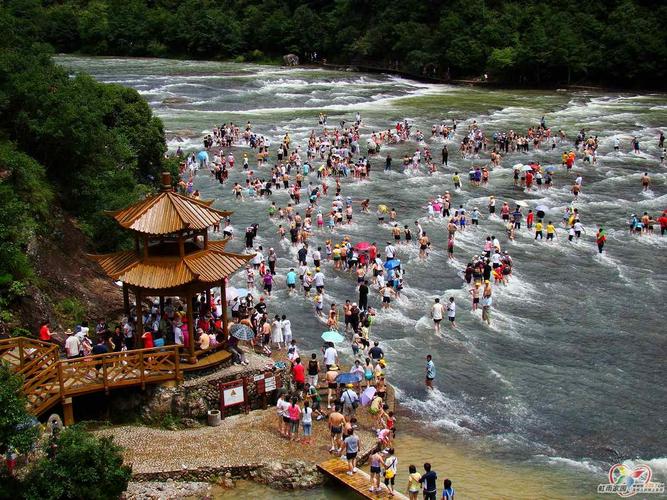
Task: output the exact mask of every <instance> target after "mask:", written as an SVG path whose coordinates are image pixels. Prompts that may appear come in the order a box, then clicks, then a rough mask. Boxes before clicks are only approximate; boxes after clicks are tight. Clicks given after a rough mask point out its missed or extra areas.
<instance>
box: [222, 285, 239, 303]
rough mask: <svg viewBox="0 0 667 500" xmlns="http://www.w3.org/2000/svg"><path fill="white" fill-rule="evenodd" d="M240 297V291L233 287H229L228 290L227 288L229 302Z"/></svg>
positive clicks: (226, 293) (226, 296)
mask: <svg viewBox="0 0 667 500" xmlns="http://www.w3.org/2000/svg"><path fill="white" fill-rule="evenodd" d="M239 296H240V295H239V292H238V290H237V289H236V288H234V287H233V286H228V287H227V288H225V298H226V299H227V301H230V300H234V299H235V298H237V297H239Z"/></svg>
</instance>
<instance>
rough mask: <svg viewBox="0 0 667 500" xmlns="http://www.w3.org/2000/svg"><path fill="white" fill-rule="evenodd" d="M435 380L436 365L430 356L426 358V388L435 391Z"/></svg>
mask: <svg viewBox="0 0 667 500" xmlns="http://www.w3.org/2000/svg"><path fill="white" fill-rule="evenodd" d="M433 380H435V363H433V357H432V356H431V355H430V354H429V355H427V356H426V380H425V383H426V388H427V389H431V390H432V389H433Z"/></svg>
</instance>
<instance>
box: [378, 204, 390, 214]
mask: <svg viewBox="0 0 667 500" xmlns="http://www.w3.org/2000/svg"><path fill="white" fill-rule="evenodd" d="M378 212H382V213H383V214H384V213H387V212H389V208H387V205H378Z"/></svg>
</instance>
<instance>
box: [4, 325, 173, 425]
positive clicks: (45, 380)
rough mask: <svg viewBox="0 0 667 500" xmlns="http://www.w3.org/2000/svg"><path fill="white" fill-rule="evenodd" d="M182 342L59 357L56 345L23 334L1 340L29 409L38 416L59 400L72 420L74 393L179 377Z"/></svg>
mask: <svg viewBox="0 0 667 500" xmlns="http://www.w3.org/2000/svg"><path fill="white" fill-rule="evenodd" d="M179 349H180V346H167V347H157V348H153V349H137V350H132V351H127V352H113V353H108V354H98V355H96V356H86V357H83V358H75V359H59V349H58V346H56V345H54V344H50V343H47V342H42V341H40V340H33V339H29V338H25V337H18V338H10V339H4V340H0V360H2V361H4V362H6V363H8V364H9V366H10V369H11V370H12V371H14V372H15V373H18V374H20V375H21V376H22V377H23V381H24V382H23V392H24V394H25V396H26V398H27V400H28V409H29V411H30V412H31V413H32V414H33V415H35V416H39V415H41V414H42V413H44V412H45V411H47V410H48V409H49V408H51V407H52V406H54V405H55V404H57V403H58V402H60V403H62V404H63V411H64V417H65V424H66V425H68V424H70V423H73V421H74V418H73V412H72V397H73V396H79V395H82V394H88V393H91V392H99V391H105V392H108V391H109V390H110V389H115V388H120V387H128V386H141V387H142V388H143V387H145V386H146V384H152V383H157V382H165V381H169V380H173V381H176V382H178V381H180V380H182V378H183V369H182V367H181V363H180V353H179Z"/></svg>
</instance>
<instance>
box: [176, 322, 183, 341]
mask: <svg viewBox="0 0 667 500" xmlns="http://www.w3.org/2000/svg"><path fill="white" fill-rule="evenodd" d="M182 326H183V323H181V322H180V321H179V322H178V323H175V324H174V344H177V345H183V342H184V337H183V330H182V329H181V327H182Z"/></svg>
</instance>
